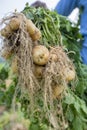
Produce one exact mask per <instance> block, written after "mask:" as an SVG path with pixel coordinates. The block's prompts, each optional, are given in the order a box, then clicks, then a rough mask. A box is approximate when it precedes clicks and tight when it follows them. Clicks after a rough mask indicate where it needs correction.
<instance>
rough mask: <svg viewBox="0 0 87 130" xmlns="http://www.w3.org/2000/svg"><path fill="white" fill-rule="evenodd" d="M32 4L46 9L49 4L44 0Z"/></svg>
mask: <svg viewBox="0 0 87 130" xmlns="http://www.w3.org/2000/svg"><path fill="white" fill-rule="evenodd" d="M31 6H32V7H35V8H39V7H42V8H44V9H48V7H47V5H46V4H45V3H44V2H41V1H39V0H37V1H35V2H34V3H33V4H31Z"/></svg>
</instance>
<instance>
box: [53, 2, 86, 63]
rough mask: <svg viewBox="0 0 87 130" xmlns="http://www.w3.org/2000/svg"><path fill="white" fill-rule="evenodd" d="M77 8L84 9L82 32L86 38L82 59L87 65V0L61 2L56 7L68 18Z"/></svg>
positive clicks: (56, 9)
mask: <svg viewBox="0 0 87 130" xmlns="http://www.w3.org/2000/svg"><path fill="white" fill-rule="evenodd" d="M76 7H78V8H80V7H82V8H83V11H82V14H81V20H80V26H81V28H80V32H81V34H82V36H83V37H84V41H83V44H82V50H81V57H82V61H83V63H84V64H87V0H60V1H59V2H58V4H57V5H56V7H55V11H57V12H58V13H59V14H61V15H64V16H68V15H69V14H70V13H71V12H72V11H73V9H75V8H76Z"/></svg>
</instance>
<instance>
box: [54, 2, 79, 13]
mask: <svg viewBox="0 0 87 130" xmlns="http://www.w3.org/2000/svg"><path fill="white" fill-rule="evenodd" d="M77 1H78V0H60V1H59V2H58V3H57V5H56V7H55V11H56V12H57V13H58V14H61V15H64V16H68V15H69V14H70V13H71V12H72V11H73V9H75V8H76V7H77V6H78V2H77Z"/></svg>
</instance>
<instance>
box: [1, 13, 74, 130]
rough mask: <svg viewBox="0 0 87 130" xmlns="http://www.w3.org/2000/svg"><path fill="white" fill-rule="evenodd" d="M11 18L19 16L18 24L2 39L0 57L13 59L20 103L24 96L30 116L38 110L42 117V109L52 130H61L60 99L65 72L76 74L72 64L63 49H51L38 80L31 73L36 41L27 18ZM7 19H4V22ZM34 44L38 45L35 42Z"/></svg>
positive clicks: (62, 117)
mask: <svg viewBox="0 0 87 130" xmlns="http://www.w3.org/2000/svg"><path fill="white" fill-rule="evenodd" d="M13 17H21V19H22V20H21V24H20V26H19V29H18V30H16V31H14V32H12V34H11V35H10V36H9V37H6V38H4V40H3V42H4V47H3V52H4V53H3V52H2V54H4V55H3V57H6V55H7V58H8V57H11V61H13V64H14V59H15V58H16V67H17V76H18V85H17V87H18V88H19V90H20V91H21V96H20V99H21V100H23V98H24V97H26V99H27V100H28V101H29V103H28V106H27V108H28V111H29V112H31V113H32V112H33V110H35V109H39V110H40V111H41V113H42V118H43V115H44V114H43V110H44V112H45V118H47V119H48V120H49V122H50V124H51V125H52V127H53V128H54V130H57V129H59V130H64V129H65V127H66V121H65V119H64V115H63V109H62V103H61V100H62V99H61V96H62V97H63V95H64V93H65V91H66V89H67V86H68V81H67V78H66V71H65V70H72V71H74V72H75V69H74V66H73V63H72V62H71V60H70V59H69V58H68V56H67V54H66V53H65V52H64V49H63V47H60V46H57V47H54V48H51V49H50V56H49V60H48V62H47V64H46V65H45V66H44V72H43V76H42V77H43V78H41V79H40V80H39V79H38V78H37V77H36V76H35V74H34V67H35V65H34V63H33V57H32V49H33V47H34V46H35V42H34V41H33V40H32V39H31V37H30V35H29V33H28V32H27V31H26V22H25V21H26V17H25V16H24V15H23V14H16V13H15V14H13V16H11V17H9V18H8V19H9V20H10V19H11V18H13ZM8 19H4V22H5V21H6V20H8ZM36 43H37V44H39V43H38V41H37V42H36ZM8 50H9V51H8ZM8 52H9V53H8ZM10 54H11V55H10ZM16 91H17V89H16ZM15 93H16V92H15ZM38 101H42V104H43V105H42V106H43V110H41V109H40V105H38V103H37V102H38ZM59 111H60V112H59ZM29 114H30V113H29Z"/></svg>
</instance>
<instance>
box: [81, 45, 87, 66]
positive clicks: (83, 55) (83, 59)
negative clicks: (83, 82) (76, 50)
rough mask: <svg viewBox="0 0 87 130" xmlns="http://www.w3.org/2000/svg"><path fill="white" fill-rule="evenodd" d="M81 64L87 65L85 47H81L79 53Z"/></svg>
mask: <svg viewBox="0 0 87 130" xmlns="http://www.w3.org/2000/svg"><path fill="white" fill-rule="evenodd" d="M80 54H81V58H82V62H83V64H86V65H87V46H83V47H82V50H81V52H80Z"/></svg>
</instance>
